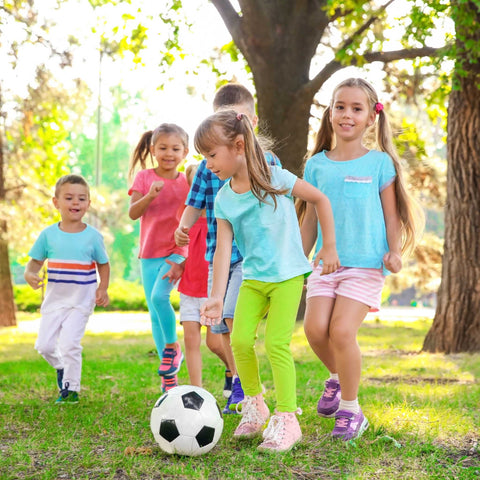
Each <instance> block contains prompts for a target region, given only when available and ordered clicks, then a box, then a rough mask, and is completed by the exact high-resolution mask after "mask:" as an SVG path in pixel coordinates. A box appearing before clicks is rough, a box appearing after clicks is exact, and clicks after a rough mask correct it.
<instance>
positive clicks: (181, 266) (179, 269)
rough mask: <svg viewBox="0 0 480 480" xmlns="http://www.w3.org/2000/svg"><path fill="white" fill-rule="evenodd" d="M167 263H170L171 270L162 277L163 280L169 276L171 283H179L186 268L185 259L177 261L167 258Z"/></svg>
mask: <svg viewBox="0 0 480 480" xmlns="http://www.w3.org/2000/svg"><path fill="white" fill-rule="evenodd" d="M165 263H168V264H169V265H170V270H169V271H168V272H167V273H166V274H165V275H164V276H163V277H162V280H165V279H166V278H168V281H169V283H177V281H178V280H180V278H181V276H182V275H183V271H184V270H185V261H183V262H182V263H175V262H172V261H171V260H165Z"/></svg>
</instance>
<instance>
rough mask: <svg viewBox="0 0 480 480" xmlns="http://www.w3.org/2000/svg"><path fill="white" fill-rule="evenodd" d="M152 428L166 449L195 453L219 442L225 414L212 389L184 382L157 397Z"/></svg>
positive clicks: (163, 448) (151, 418) (198, 453)
mask: <svg viewBox="0 0 480 480" xmlns="http://www.w3.org/2000/svg"><path fill="white" fill-rule="evenodd" d="M150 428H151V430H152V433H153V436H154V437H155V440H156V441H157V443H158V444H159V445H160V448H161V449H162V450H163V451H165V452H167V453H177V454H179V455H188V456H191V457H195V456H197V455H202V454H203V453H207V452H209V451H210V450H211V449H212V448H213V447H214V446H215V445H216V444H217V442H218V440H219V439H220V435H221V434H222V430H223V417H222V412H221V410H220V407H219V406H218V403H217V401H216V400H215V397H214V396H213V395H212V394H211V393H209V392H207V391H206V390H204V389H203V388H200V387H194V386H192V385H180V386H178V387H175V388H172V389H171V390H169V391H168V392H167V393H164V394H163V395H162V396H161V397H160V398H159V399H158V400H157V402H156V403H155V405H154V407H153V409H152V414H151V416H150Z"/></svg>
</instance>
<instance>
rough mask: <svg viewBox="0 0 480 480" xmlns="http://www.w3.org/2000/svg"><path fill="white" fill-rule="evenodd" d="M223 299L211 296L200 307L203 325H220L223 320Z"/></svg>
mask: <svg viewBox="0 0 480 480" xmlns="http://www.w3.org/2000/svg"><path fill="white" fill-rule="evenodd" d="M222 313H223V301H222V300H221V299H218V298H215V297H210V298H209V299H208V300H207V301H206V302H205V303H204V304H203V305H202V306H201V308H200V323H201V324H202V325H218V324H219V323H220V322H221V321H222Z"/></svg>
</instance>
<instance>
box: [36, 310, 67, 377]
mask: <svg viewBox="0 0 480 480" xmlns="http://www.w3.org/2000/svg"><path fill="white" fill-rule="evenodd" d="M64 318H65V311H64V310H63V309H62V310H57V311H55V312H50V313H47V314H42V318H41V320H40V328H39V330H38V337H37V341H36V342H35V350H37V351H38V353H39V354H40V355H41V356H42V357H43V358H44V359H45V360H46V361H47V362H48V363H49V364H50V365H51V366H52V367H53V368H55V369H57V370H60V369H62V368H63V367H64V364H63V358H62V354H61V352H60V350H59V349H58V344H57V342H58V336H59V335H60V330H61V328H62V322H63V320H64Z"/></svg>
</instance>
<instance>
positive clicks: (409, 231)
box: [296, 78, 425, 255]
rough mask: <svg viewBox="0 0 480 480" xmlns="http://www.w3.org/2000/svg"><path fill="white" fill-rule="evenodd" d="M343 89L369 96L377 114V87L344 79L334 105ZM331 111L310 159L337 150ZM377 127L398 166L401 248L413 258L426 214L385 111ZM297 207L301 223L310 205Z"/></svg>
mask: <svg viewBox="0 0 480 480" xmlns="http://www.w3.org/2000/svg"><path fill="white" fill-rule="evenodd" d="M343 87H357V88H361V89H362V90H363V91H364V92H365V94H366V95H367V98H368V103H369V105H370V108H371V109H372V111H375V106H376V104H377V103H378V96H377V93H376V92H375V90H374V88H373V87H372V86H371V85H370V84H369V83H368V82H366V81H365V80H363V79H361V78H348V79H347V80H344V81H343V82H341V83H340V84H338V85H337V86H336V87H335V90H334V91H333V94H332V102H333V100H334V98H335V94H336V93H337V91H338V90H339V89H341V88H343ZM331 108H332V104H331V105H329V106H327V108H325V110H324V112H323V115H322V121H321V124H320V128H319V130H318V132H317V135H316V137H315V144H314V146H313V149H312V150H311V151H310V152H309V153H308V155H307V157H308V158H309V157H312V156H313V155H315V154H316V153H318V152H321V151H323V150H327V151H329V150H332V148H333V147H334V140H335V136H334V132H333V127H332V124H331V122H330V110H331ZM375 125H376V141H377V145H378V147H379V149H380V150H381V151H382V152H385V153H387V154H388V155H389V156H390V157H391V159H392V161H393V165H394V167H395V171H396V176H395V182H394V185H395V195H396V200H397V210H398V213H399V216H400V222H401V229H402V243H401V248H402V253H403V254H406V255H409V254H411V253H412V252H413V250H414V249H415V246H416V244H417V243H418V241H419V239H420V236H421V234H422V232H423V227H424V222H425V215H424V213H423V210H422V208H421V206H420V204H419V203H418V202H417V200H416V199H415V198H414V197H413V196H412V195H411V194H410V192H409V191H408V190H407V187H406V182H405V179H404V173H403V167H402V162H401V160H400V157H399V155H398V153H397V150H396V148H395V147H394V145H393V140H392V138H393V137H392V130H391V128H390V123H389V121H388V117H387V115H386V114H385V112H384V110H381V111H380V112H379V113H378V121H377V122H375ZM296 208H297V215H298V218H299V221H300V222H301V221H302V220H303V216H304V215H305V208H306V205H305V204H304V202H297V205H296Z"/></svg>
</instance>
